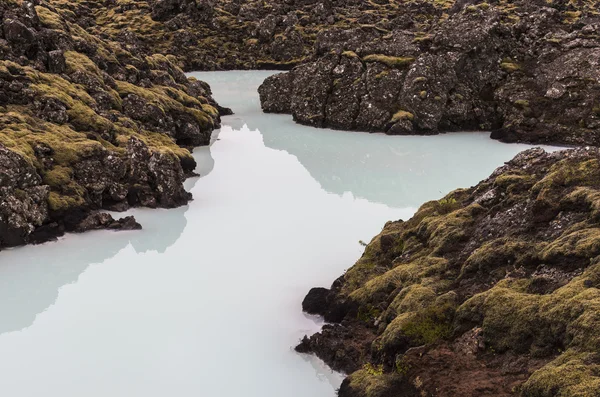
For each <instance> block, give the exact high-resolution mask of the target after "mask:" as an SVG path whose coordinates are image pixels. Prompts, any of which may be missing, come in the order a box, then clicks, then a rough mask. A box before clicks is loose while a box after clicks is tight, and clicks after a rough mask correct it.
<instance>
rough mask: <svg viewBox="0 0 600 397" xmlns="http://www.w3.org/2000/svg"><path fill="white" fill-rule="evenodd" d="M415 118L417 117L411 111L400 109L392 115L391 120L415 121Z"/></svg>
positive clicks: (393, 121) (395, 121)
mask: <svg viewBox="0 0 600 397" xmlns="http://www.w3.org/2000/svg"><path fill="white" fill-rule="evenodd" d="M414 119H415V115H414V114H412V113H411V112H407V111H406V110H398V111H397V112H396V113H394V115H393V116H392V120H391V121H392V123H397V122H398V121H400V120H409V121H413V120H414Z"/></svg>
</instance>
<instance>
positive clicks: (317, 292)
mask: <svg viewBox="0 0 600 397" xmlns="http://www.w3.org/2000/svg"><path fill="white" fill-rule="evenodd" d="M599 189H600V151H599V150H598V149H596V148H594V149H573V150H568V151H559V152H555V153H546V152H544V151H543V150H542V149H531V150H527V151H525V152H522V153H521V154H519V155H517V156H516V157H515V158H514V159H513V160H512V161H510V162H508V163H507V164H506V165H505V166H503V167H501V168H499V169H497V170H496V171H495V172H494V173H493V174H492V175H491V176H490V177H489V178H488V179H486V180H484V181H482V182H481V183H479V184H478V185H477V186H475V187H472V188H469V189H460V190H456V191H454V192H452V193H450V194H449V195H448V196H446V197H444V198H443V199H441V200H439V201H432V202H429V203H426V204H424V205H423V206H422V207H421V208H420V209H419V210H418V212H417V213H416V214H415V215H414V216H413V217H412V218H411V219H410V220H408V221H406V222H403V221H396V222H388V223H387V224H386V225H385V227H384V228H383V230H382V232H381V233H380V234H379V235H378V236H376V237H375V238H374V239H373V240H372V241H371V242H370V243H369V245H368V246H367V247H366V249H365V252H364V254H363V255H362V257H361V258H360V259H359V260H358V262H356V264H355V265H354V266H353V267H352V268H350V269H349V270H348V271H347V272H346V273H345V274H344V275H343V276H342V277H340V278H339V279H338V280H336V281H335V282H334V283H333V285H332V287H331V288H330V289H324V288H315V289H313V290H311V291H310V293H309V294H308V296H307V297H306V299H305V300H304V302H303V307H304V310H305V311H307V312H309V313H313V314H320V315H323V316H324V317H325V319H326V320H327V321H329V322H331V324H330V325H326V326H325V327H324V328H323V330H322V331H321V332H319V333H317V334H316V335H313V336H311V337H306V338H305V339H304V340H303V341H302V342H301V344H300V345H299V346H298V347H297V350H298V351H300V352H313V353H315V354H316V355H318V356H319V357H321V358H322V359H323V360H325V362H327V363H328V364H329V365H330V366H331V367H332V368H334V369H337V370H340V371H344V372H346V373H348V374H349V377H348V378H347V379H346V380H345V381H344V383H343V385H342V387H341V389H340V392H339V395H340V396H343V397H347V396H368V397H379V396H395V397H398V396H415V397H416V396H439V397H443V396H447V397H455V396H465V397H467V396H473V397H475V396H482V395H490V396H511V395H517V396H523V397H541V396H544V397H546V396H598V395H599V393H600V336H599V334H598V332H597V330H598V327H600V306H599V305H600V264H599V260H600V256H599V255H600V217H599V214H600V212H599V209H600V201H599V199H600V190H599Z"/></svg>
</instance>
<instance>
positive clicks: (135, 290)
mask: <svg viewBox="0 0 600 397" xmlns="http://www.w3.org/2000/svg"><path fill="white" fill-rule="evenodd" d="M270 73H271V72H223V73H221V72H218V73H201V74H195V75H197V76H198V77H200V78H202V79H204V80H206V81H208V82H209V83H210V84H211V85H212V86H213V91H214V93H215V96H216V98H217V99H218V100H219V101H220V102H221V103H222V104H223V105H226V106H230V107H232V108H233V109H234V110H235V111H236V115H234V116H228V117H225V118H224V119H223V128H222V129H221V131H219V132H218V133H216V134H215V137H214V143H213V144H212V146H211V147H207V148H200V149H197V150H196V152H195V153H194V155H195V157H196V159H197V161H198V164H199V169H198V172H199V173H200V174H201V175H202V176H201V177H200V178H195V179H190V180H188V181H187V188H188V189H189V190H190V191H191V192H192V193H193V194H194V197H195V200H194V201H193V202H191V203H190V205H189V206H187V207H182V208H178V209H174V210H168V211H167V210H134V211H132V213H133V214H134V215H135V216H136V217H137V218H138V220H139V221H140V222H141V223H142V224H143V226H144V230H143V231H137V232H119V233H113V232H92V233H87V234H83V235H69V236H67V237H65V238H62V239H61V240H60V242H58V243H48V244H44V245H41V246H36V247H25V248H19V249H13V250H8V251H4V252H1V253H0V373H2V376H1V377H0V393H1V394H2V395H5V396H12V397H21V396H31V397H34V396H35V397H38V396H40V395H44V396H57V397H58V396H60V397H81V396H86V397H96V396H98V397H106V396H115V397H119V396H127V397H131V396H144V397H159V396H160V397H164V396H195V397H209V396H211V397H212V396H214V397H240V396H247V397H281V396H291V397H333V396H334V395H335V389H336V388H337V387H338V386H339V383H340V382H341V379H342V378H341V376H340V375H338V374H335V373H332V372H331V371H329V370H328V369H327V368H326V367H324V366H323V365H322V363H320V362H319V361H318V360H316V359H314V358H312V357H309V356H303V355H299V354H296V353H295V352H294V351H293V349H292V347H293V346H294V345H295V344H296V343H297V341H298V340H299V339H300V338H301V337H302V336H303V335H304V334H305V333H311V332H314V331H316V330H317V329H318V327H319V324H318V321H316V320H315V319H313V318H310V317H308V316H305V315H303V314H302V313H301V311H300V302H301V301H302V298H303V296H304V294H305V293H306V292H307V291H308V289H309V288H310V287H312V286H315V285H325V286H326V285H328V284H330V283H331V281H332V280H333V279H335V278H336V277H337V276H339V275H340V274H341V273H342V272H343V271H344V269H346V268H348V267H349V266H351V265H352V263H353V262H354V261H355V260H356V259H357V258H358V257H359V256H360V254H361V252H362V247H361V246H360V245H359V244H358V241H359V240H365V241H368V240H369V239H370V238H371V237H372V236H373V235H375V234H376V233H378V231H379V230H381V227H382V226H383V224H384V223H385V222H386V221H387V220H390V219H399V218H407V217H409V216H410V215H411V214H412V213H413V212H414V211H415V210H416V208H417V207H418V206H419V205H420V204H422V203H423V202H424V201H427V200H431V199H437V198H439V197H441V196H442V195H443V193H446V192H448V191H450V190H452V189H454V188H457V187H464V186H469V185H473V184H475V183H477V182H478V181H479V180H480V179H482V178H484V177H486V176H487V175H488V174H489V173H490V172H491V171H492V170H493V169H494V168H495V167H497V166H499V165H501V164H502V162H503V161H506V160H508V159H510V158H511V157H512V156H513V155H514V154H516V153H517V152H518V151H520V150H522V149H524V148H526V146H524V145H504V144H501V143H498V142H495V141H492V140H490V139H489V138H488V137H487V134H482V133H464V134H452V135H440V136H436V137H387V136H385V135H381V134H366V133H359V132H346V131H331V130H318V129H313V128H308V127H303V126H299V125H296V124H294V123H293V122H292V120H291V117H290V116H285V115H264V114H262V113H261V112H260V105H259V102H258V97H257V94H256V88H257V87H258V85H259V84H260V83H261V82H262V80H263V79H264V78H265V77H266V76H268V75H269V74H270Z"/></svg>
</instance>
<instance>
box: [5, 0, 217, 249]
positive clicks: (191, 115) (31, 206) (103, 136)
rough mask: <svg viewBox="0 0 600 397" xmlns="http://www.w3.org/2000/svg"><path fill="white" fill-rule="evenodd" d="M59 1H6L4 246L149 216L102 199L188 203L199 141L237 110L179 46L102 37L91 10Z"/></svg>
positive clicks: (127, 224)
mask: <svg viewBox="0 0 600 397" xmlns="http://www.w3.org/2000/svg"><path fill="white" fill-rule="evenodd" d="M60 6H61V7H63V8H61V7H55V6H54V2H46V1H36V2H27V1H24V2H21V1H12V0H11V1H8V2H2V3H1V4H0V55H1V56H0V125H1V128H2V131H1V132H0V170H1V172H0V199H1V200H0V249H1V248H2V247H6V246H13V245H19V244H25V243H30V242H40V241H45V240H47V239H50V238H53V237H55V236H57V235H60V234H62V233H64V232H65V231H84V230H89V229H98V228H109V229H118V230H122V229H133V228H137V227H138V226H139V225H137V224H136V223H135V220H133V219H130V218H125V219H123V220H119V221H115V220H113V219H112V217H110V216H109V215H106V214H101V213H98V211H100V210H103V209H108V210H116V211H122V210H126V209H128V208H130V207H132V206H147V207H176V206H180V205H183V204H185V203H187V202H188V201H189V200H190V199H191V195H190V194H189V193H188V192H186V191H185V189H184V188H183V181H184V180H185V178H186V176H188V175H192V174H193V170H194V168H195V165H196V164H195V161H194V159H193V157H192V156H191V153H190V151H189V148H192V147H194V146H198V145H206V144H208V143H209V141H210V136H211V132H212V130H213V129H214V128H216V127H218V126H219V115H220V112H221V113H227V112H228V109H225V108H221V107H220V106H218V105H217V104H216V103H215V101H214V100H213V99H212V97H211V92H210V88H209V87H208V85H207V84H205V83H203V82H200V81H197V80H194V79H188V78H186V76H185V75H184V73H183V72H182V70H181V69H180V68H179V67H178V66H177V64H176V61H175V58H173V57H172V56H165V55H161V54H155V53H154V52H153V51H151V49H150V47H148V46H146V45H144V44H143V43H137V42H136V40H134V39H133V38H131V37H129V36H128V35H127V34H126V33H125V34H124V36H123V38H122V42H123V44H121V43H120V42H118V41H114V40H110V39H107V38H106V37H102V36H101V35H93V34H91V33H90V32H89V31H90V30H92V29H90V27H91V26H95V24H96V20H95V19H94V13H93V10H92V9H90V8H89V7H88V6H87V5H85V4H84V3H80V2H72V3H69V4H68V7H66V6H67V4H66V3H65V4H60ZM200 8H202V7H201V6H200V5H198V10H199V11H198V12H200ZM128 37H129V38H128Z"/></svg>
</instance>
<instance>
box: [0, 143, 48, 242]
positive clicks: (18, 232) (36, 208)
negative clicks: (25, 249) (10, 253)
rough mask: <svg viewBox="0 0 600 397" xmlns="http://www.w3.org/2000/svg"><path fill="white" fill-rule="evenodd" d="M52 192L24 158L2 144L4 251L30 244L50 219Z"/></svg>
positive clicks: (0, 187)
mask: <svg viewBox="0 0 600 397" xmlns="http://www.w3.org/2000/svg"><path fill="white" fill-rule="evenodd" d="M49 192H50V189H49V188H48V187H47V186H41V178H40V177H39V176H38V174H37V172H36V171H35V169H34V168H33V167H32V166H31V165H30V164H29V163H28V162H27V161H26V160H25V159H24V158H23V157H22V156H20V155H19V154H17V153H15V152H13V151H11V150H8V149H7V148H6V147H4V146H2V145H1V144H0V247H1V246H12V245H19V244H25V243H28V242H29V241H30V236H31V234H32V233H33V232H34V231H35V229H36V228H37V227H40V226H42V225H43V224H44V223H45V222H46V221H47V219H48V204H47V200H48V194H49Z"/></svg>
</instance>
